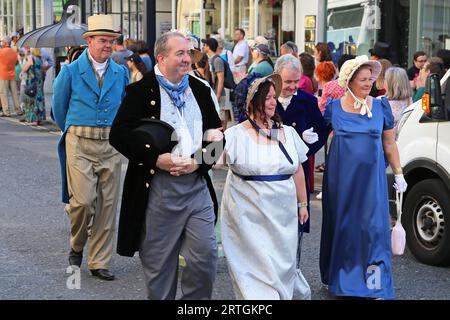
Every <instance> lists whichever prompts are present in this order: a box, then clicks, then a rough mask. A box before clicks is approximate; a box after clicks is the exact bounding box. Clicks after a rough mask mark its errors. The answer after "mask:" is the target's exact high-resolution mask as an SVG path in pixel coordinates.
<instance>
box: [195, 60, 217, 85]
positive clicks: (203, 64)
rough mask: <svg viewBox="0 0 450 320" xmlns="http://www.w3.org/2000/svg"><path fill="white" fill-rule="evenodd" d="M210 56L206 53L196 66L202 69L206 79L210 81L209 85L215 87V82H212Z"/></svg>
mask: <svg viewBox="0 0 450 320" xmlns="http://www.w3.org/2000/svg"><path fill="white" fill-rule="evenodd" d="M208 60H209V59H208V56H207V55H206V53H204V54H203V56H202V58H201V59H200V61H199V62H197V63H196V64H195V67H196V68H202V69H203V72H204V79H205V80H206V81H208V83H209V85H210V86H211V87H212V86H213V80H212V74H211V70H210V69H209V61H208Z"/></svg>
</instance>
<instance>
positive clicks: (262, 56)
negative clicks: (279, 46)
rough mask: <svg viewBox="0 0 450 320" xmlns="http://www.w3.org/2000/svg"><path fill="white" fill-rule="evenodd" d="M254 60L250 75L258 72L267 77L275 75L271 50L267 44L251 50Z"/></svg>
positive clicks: (249, 69) (249, 70)
mask: <svg viewBox="0 0 450 320" xmlns="http://www.w3.org/2000/svg"><path fill="white" fill-rule="evenodd" d="M250 51H251V54H252V58H253V63H252V65H251V66H250V67H249V68H248V73H252V72H256V73H259V74H261V76H262V77H266V76H268V75H270V74H272V73H273V62H272V60H271V59H270V57H269V55H270V49H269V47H268V46H267V45H265V44H258V45H255V46H254V47H252V48H251V50H250Z"/></svg>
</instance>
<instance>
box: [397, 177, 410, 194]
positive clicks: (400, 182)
mask: <svg viewBox="0 0 450 320" xmlns="http://www.w3.org/2000/svg"><path fill="white" fill-rule="evenodd" d="M394 188H395V190H397V192H400V193H403V192H405V191H406V188H408V184H407V183H406V180H405V178H404V177H403V175H402V174H396V175H395V183H394Z"/></svg>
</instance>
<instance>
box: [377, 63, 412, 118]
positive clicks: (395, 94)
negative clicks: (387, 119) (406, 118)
mask: <svg viewBox="0 0 450 320" xmlns="http://www.w3.org/2000/svg"><path fill="white" fill-rule="evenodd" d="M384 89H385V91H386V98H387V99H388V101H389V105H390V106H391V109H392V114H393V116H394V127H397V123H398V122H399V121H400V119H401V117H402V113H403V111H404V110H405V109H406V108H407V107H408V106H409V105H410V104H411V103H412V89H411V84H410V82H409V78H408V75H407V73H406V71H405V69H403V68H399V67H391V68H389V69H388V70H386V75H385V78H384Z"/></svg>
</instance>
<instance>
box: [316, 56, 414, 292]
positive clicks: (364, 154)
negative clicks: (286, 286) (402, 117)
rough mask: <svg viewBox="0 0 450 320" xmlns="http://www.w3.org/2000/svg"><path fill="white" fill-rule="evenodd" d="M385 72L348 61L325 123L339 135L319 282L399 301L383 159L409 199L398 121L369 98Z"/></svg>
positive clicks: (363, 60)
mask: <svg viewBox="0 0 450 320" xmlns="http://www.w3.org/2000/svg"><path fill="white" fill-rule="evenodd" d="M380 70H381V66H380V64H379V63H378V62H377V61H370V60H368V58H367V57H366V56H360V57H357V58H356V59H353V60H349V61H347V62H346V63H345V64H344V65H343V67H342V68H341V71H340V74H339V83H340V85H341V86H342V87H345V88H346V89H347V91H346V94H345V96H344V97H343V98H341V99H340V100H334V101H329V102H328V103H327V106H326V110H325V114H324V117H325V120H326V121H327V122H328V123H329V124H331V127H332V129H333V132H334V136H333V141H332V143H331V147H330V152H329V154H328V157H327V159H326V160H327V162H326V163H327V165H326V167H325V168H326V169H325V174H324V185H323V199H322V208H323V220H322V234H321V245H320V272H321V278H322V282H323V283H324V284H326V285H328V292H329V294H330V295H332V296H349V297H365V298H380V299H394V298H395V293H394V284H393V279H392V261H391V260H392V254H391V242H390V224H389V206H388V189H387V181H386V172H385V171H386V160H387V161H388V162H389V164H390V165H391V168H392V170H393V172H394V173H395V184H394V187H395V188H396V190H397V191H398V192H404V191H405V190H406V187H407V184H406V181H405V179H404V177H403V174H402V170H401V166H400V158H399V153H398V149H397V145H396V143H395V139H394V129H393V128H394V118H393V115H392V111H391V108H390V106H389V102H388V101H387V100H386V99H384V98H383V99H381V100H380V99H372V98H371V97H369V93H370V90H371V87H372V84H373V82H374V81H375V80H376V78H377V77H378V75H379V74H380Z"/></svg>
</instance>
